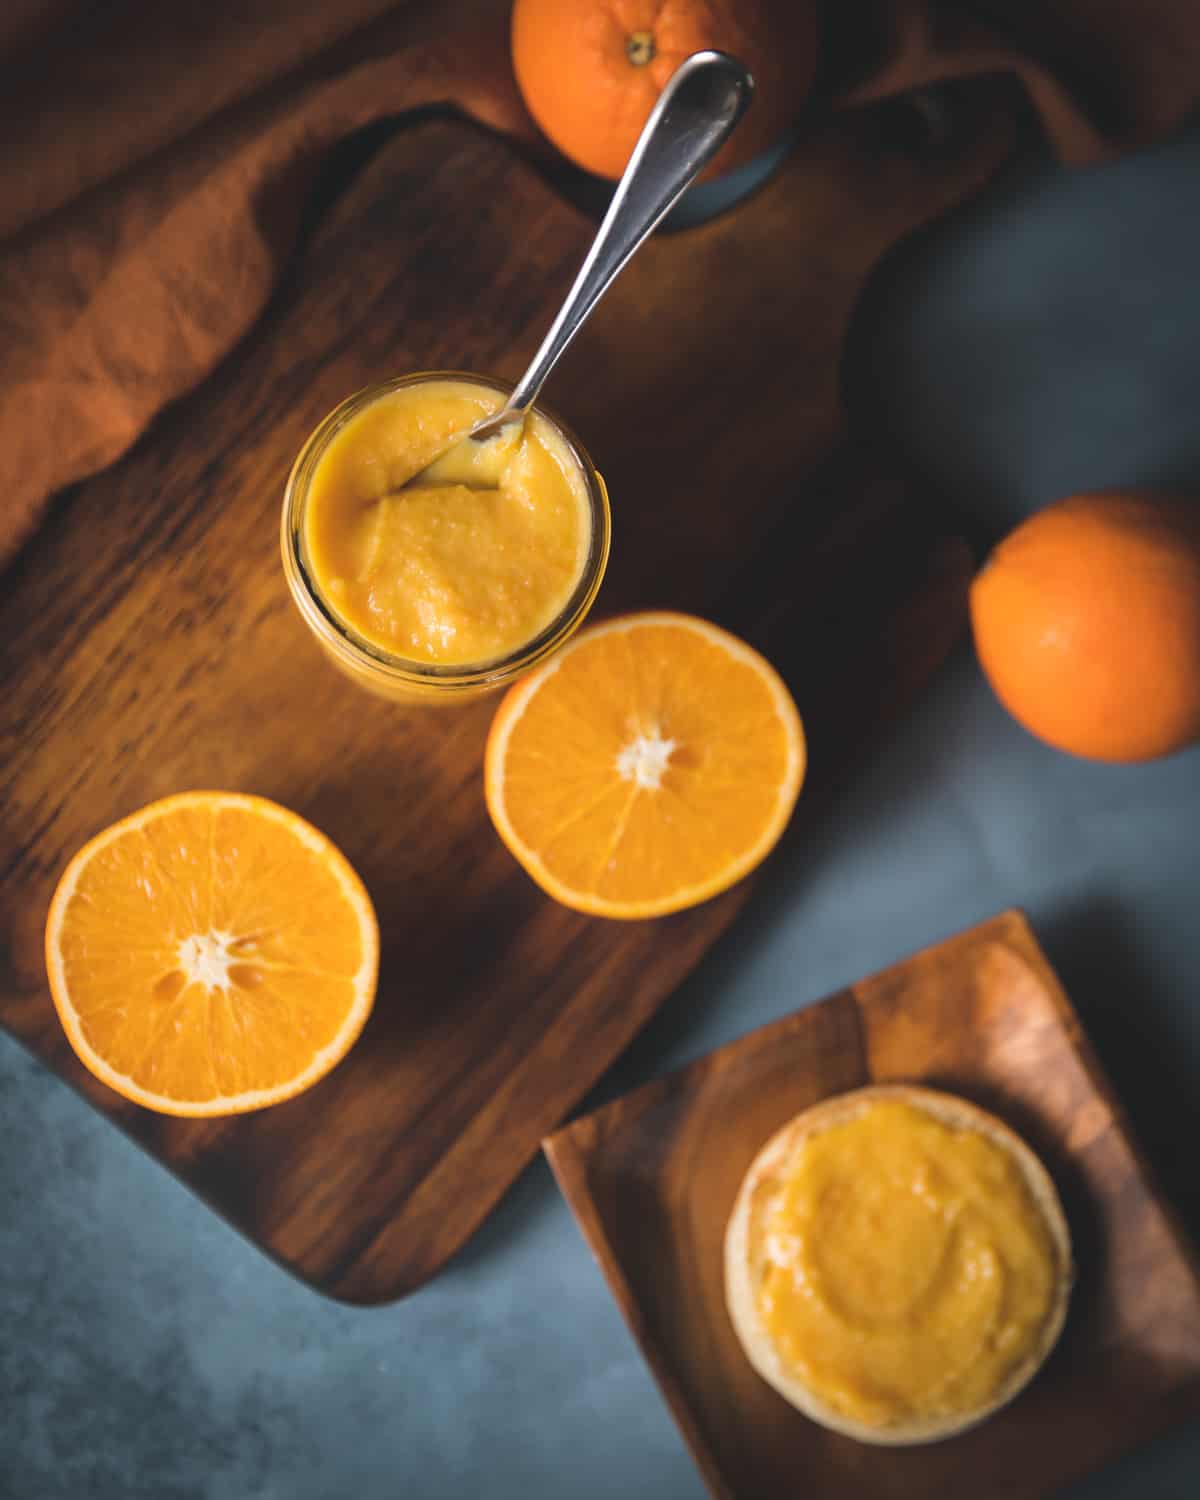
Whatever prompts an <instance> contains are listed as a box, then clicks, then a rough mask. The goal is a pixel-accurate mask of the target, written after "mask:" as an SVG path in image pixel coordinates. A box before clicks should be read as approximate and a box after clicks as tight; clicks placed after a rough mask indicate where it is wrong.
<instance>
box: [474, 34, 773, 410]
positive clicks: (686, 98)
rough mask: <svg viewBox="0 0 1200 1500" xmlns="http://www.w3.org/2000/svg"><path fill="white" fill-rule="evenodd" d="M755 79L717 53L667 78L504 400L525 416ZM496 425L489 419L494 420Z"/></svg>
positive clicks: (746, 99)
mask: <svg viewBox="0 0 1200 1500" xmlns="http://www.w3.org/2000/svg"><path fill="white" fill-rule="evenodd" d="M753 92H754V80H753V78H752V77H751V76H750V73H749V72H748V71H747V69H745V68H744V67H743V66H742V64H741V63H740V62H738V61H737V60H736V58H732V57H729V56H728V55H727V54H726V53H724V52H697V53H694V54H693V55H692V56H691V57H689V58H688V59H687V61H686V62H684V63H682V64H681V65H680V67H678V68H677V69H676V70H675V72H674V73H673V74H672V76H671V78H670V80H669V82H668V83H667V86H666V88H665V89H663V91H662V93H661V94H660V95H659V97H658V102H657V103H656V104H655V106H654V109H653V111H652V112H651V115H650V118H649V119H648V120H647V121H646V127H645V129H644V130H643V131H642V133H641V135H640V137H639V138H638V143H637V145H636V146H635V147H634V150H633V155H632V156H631V157H630V158H629V165H628V166H627V167H626V168H625V173H624V176H622V178H621V181H620V182H619V183H618V184H617V190H616V193H615V194H614V196H613V200H612V202H611V203H610V204H609V206H608V212H607V213H606V214H605V216H604V221H603V223H602V224H601V225H600V228H599V230H598V231H597V233H596V238H595V239H594V240H593V241H592V248H591V249H590V250H589V251H588V254H587V259H586V260H585V261H584V263H583V265H582V266H580V268H579V274H578V276H576V278H575V283H574V285H573V286H572V287H571V290H570V291H569V292H568V293H567V300H566V301H565V302H564V303H563V305H562V308H561V309H560V311H559V314H558V316H557V317H556V318H555V320H554V322H553V324H552V325H551V328H550V331H549V332H548V333H547V335H546V337H545V339H543V341H542V346H541V348H540V349H539V350H538V352H537V353H536V354H535V355H534V357H533V361H532V363H531V364H530V366H529V368H528V369H527V370H526V371H525V374H524V375H523V376H522V377H521V380H520V383H519V384H518V385H517V387H516V389H515V390H514V391H513V393H512V396H511V397H510V398H509V401H508V404H507V407H506V413H507V412H520V413H522V414H523V413H524V412H525V411H526V410H527V409H528V408H529V407H530V406H532V405H533V403H534V401H536V399H537V395H538V392H539V391H540V390H541V388H542V384H543V382H544V381H545V379H546V377H547V375H549V373H550V371H551V370H552V369H553V368H554V366H555V365H556V364H557V363H558V359H559V356H560V355H561V354H562V352H563V350H564V349H565V348H566V347H567V345H568V344H569V343H570V342H571V340H572V339H573V338H574V337H575V335H576V334H577V333H578V332H579V330H580V328H582V327H583V324H584V322H585V321H586V319H587V317H588V314H589V313H590V312H591V310H592V308H593V307H595V305H596V303H597V302H599V300H600V298H601V297H603V295H604V293H605V292H606V291H607V290H608V288H609V287H610V286H611V284H612V283H613V281H615V280H616V278H617V276H618V275H619V274H620V272H621V270H622V269H623V268H624V266H625V263H626V262H627V261H628V259H629V257H630V256H631V255H632V254H633V252H634V251H635V250H636V249H637V247H638V246H639V245H640V244H641V243H642V241H643V240H644V239H645V238H646V236H647V235H648V234H650V232H651V231H652V230H653V229H654V228H655V227H656V226H657V225H658V224H659V222H660V221H661V220H662V218H663V217H664V216H665V215H666V214H667V213H668V212H669V211H670V209H671V208H673V207H674V205H675V203H676V202H677V200H678V199H679V197H680V195H681V194H682V193H683V191H684V189H685V188H686V187H687V186H688V184H689V183H690V182H691V181H692V179H693V178H694V177H696V176H697V175H698V174H699V173H700V172H701V171H703V169H704V168H705V167H706V166H707V165H708V163H709V162H710V161H711V160H712V158H713V157H714V156H715V155H716V153H717V152H718V151H719V150H720V148H721V147H722V146H723V145H724V144H725V141H726V140H727V139H728V137H729V134H730V132H731V131H732V130H733V127H734V126H735V125H736V124H737V122H738V121H739V120H740V119H741V117H742V115H743V114H744V113H745V112H746V109H747V108H748V106H749V104H750V99H751V96H752V94H753ZM493 420H495V419H493Z"/></svg>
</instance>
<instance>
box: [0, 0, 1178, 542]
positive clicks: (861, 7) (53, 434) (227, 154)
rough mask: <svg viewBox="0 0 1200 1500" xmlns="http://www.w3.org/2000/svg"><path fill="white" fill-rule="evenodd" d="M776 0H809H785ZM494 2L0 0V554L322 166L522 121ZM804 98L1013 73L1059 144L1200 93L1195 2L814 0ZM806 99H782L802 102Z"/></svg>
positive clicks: (240, 317) (281, 234)
mask: <svg viewBox="0 0 1200 1500" xmlns="http://www.w3.org/2000/svg"><path fill="white" fill-rule="evenodd" d="M779 3H781V4H797V3H813V4H818V3H820V0H779ZM508 9H509V3H508V0H441V3H439V4H433V3H418V0H403V3H397V0H339V4H337V5H330V4H329V3H328V0H212V3H211V4H209V5H206V6H205V7H203V8H202V10H198V9H196V8H194V7H187V6H183V7H179V6H160V5H156V4H154V3H152V0H113V3H111V4H109V5H106V6H81V5H79V4H77V3H72V0H10V3H9V5H8V7H7V8H5V10H4V11H3V13H2V14H0V84H2V87H0V142H2V143H3V150H2V151H0V564H3V562H4V561H5V560H6V559H7V558H8V557H10V556H11V555H12V553H13V552H14V551H15V550H16V548H17V547H18V546H19V545H20V544H21V542H22V541H23V540H24V539H25V538H26V537H27V536H28V534H29V532H30V531H31V529H32V528H33V526H34V525H35V523H36V521H37V519H38V517H39V516H40V515H41V513H42V510H43V509H44V506H45V503H46V501H47V499H48V497H49V496H50V495H51V494H53V493H54V492H55V491H56V490H58V489H60V488H62V487H63V486H64V485H67V484H70V483H72V482H74V481H76V480H78V479H81V478H83V477H85V476H86V475H88V474H90V473H93V472H95V471H96V470H97V469H99V468H102V467H103V466H105V465H106V464H109V463H111V462H112V461H113V460H114V459H116V458H117V457H119V456H120V454H121V453H122V452H124V451H125V449H126V448H128V447H129V446H130V445H131V444H132V443H133V442H134V441H136V439H137V437H138V436H139V435H140V433H141V432H142V431H144V430H145V428H146V426H147V425H148V424H149V422H150V421H151V420H152V419H153V417H154V415H155V414H156V413H157V412H158V411H159V410H160V409H161V408H162V407H163V406H164V405H166V404H167V403H168V402H170V401H172V400H174V399H175V398H177V397H178V396H180V395H182V394H183V393H184V392H185V391H187V390H190V389H191V388H192V387H193V386H195V385H196V384H197V383H198V382H199V381H200V380H201V379H203V378H204V376H205V375H206V374H208V373H209V372H210V371H211V370H212V369H213V368H214V367H215V366H216V365H217V364H218V363H219V361H220V360H221V359H222V358H223V357H224V355H225V354H227V353H228V352H229V350H230V349H231V348H232V347H233V346H234V345H235V344H236V342H237V341H238V339H239V338H240V337H241V336H242V335H243V334H244V333H245V332H246V330H247V329H248V328H249V327H250V326H251V324H252V323H253V322H254V320H255V318H256V317H257V315H258V314H259V312H260V311H261V310H262V307H263V305H264V304H265V302H266V300H267V298H268V297H269V296H270V293H271V289H272V287H273V285H274V284H275V281H276V279H277V277H278V275H279V271H280V268H281V266H282V264H283V263H284V261H285V259H286V257H287V255H288V253H289V251H290V249H291V247H292V245H293V243H294V240H295V235H296V231H297V226H298V223H299V220H300V214H301V210H302V208H303V205H304V203H305V200H306V197H307V194H308V192H309V190H310V188H311V185H312V182H313V178H314V176H315V174H316V172H317V171H318V170H319V168H320V165H321V162H322V160H323V158H324V156H325V154H326V152H327V151H328V150H329V148H330V147H332V146H333V145H334V144H335V143H336V142H337V141H339V140H340V139H342V138H343V137H345V136H347V135H349V134H350V133H352V132H354V131H356V130H358V129H360V128H361V127H363V126H365V125H368V124H370V123H372V122H374V121H378V120H381V119H384V118H388V117H392V116H398V115H402V114H404V113H406V112H407V111H410V110H414V109H417V108H421V107H424V106H429V105H442V104H445V105H450V106H453V107H455V108H457V109H459V110H460V111H462V112H463V113H465V114H467V115H469V116H471V117H473V118H474V119H476V120H478V121H479V122H480V123H482V124H484V125H485V126H487V127H489V128H492V129H495V130H499V131H501V132H504V133H506V134H509V135H512V136H516V137H520V138H523V139H525V140H527V141H533V140H535V139H536V132H535V131H534V130H533V127H532V125H531V124H530V122H529V119H528V117H527V115H526V114H525V111H524V109H523V107H522V105H521V102H520V99H519V96H518V94H517V91H516V88H515V85H514V83H513V79H512V75H511V70H510V67H509V61H508ZM822 9H823V11H824V14H823V17H822V23H823V25H822V35H823V38H824V42H823V45H824V47H825V52H826V55H825V56H824V57H823V58H822V60H821V68H820V79H821V85H820V88H821V93H820V97H819V98H818V99H816V100H814V101H813V107H817V108H848V107H854V106H855V105H859V104H862V103H864V102H867V101H869V100H874V99H879V98H882V97H885V96H887V95H891V94H895V93H899V92H901V91H904V90H907V89H911V88H914V87H919V86H923V85H928V84H931V83H936V82H939V81H941V80H943V79H948V78H953V77H969V76H972V75H976V74H994V73H997V72H1001V71H1005V72H1012V73H1015V74H1017V75H1018V76H1019V77H1020V78H1021V79H1022V81H1023V83H1024V86H1025V88H1026V90H1027V92H1028V94H1029V97H1030V100H1031V102H1032V104H1033V106H1034V108H1035V109H1036V110H1037V112H1038V114H1039V115H1040V117H1041V119H1042V121H1043V124H1044V126H1045V129H1046V133H1047V136H1048V138H1049V139H1050V141H1051V142H1052V144H1053V145H1054V146H1055V148H1056V149H1057V150H1058V151H1059V153H1060V154H1061V155H1062V156H1063V157H1064V159H1066V160H1068V161H1089V160H1096V159H1099V158H1101V157H1103V156H1105V155H1108V154H1111V153H1113V152H1115V151H1119V150H1122V149H1125V148H1127V147H1129V146H1132V145H1136V144H1139V143H1140V142H1142V141H1145V140H1149V139H1151V138H1153V137H1154V136H1156V135H1160V134H1163V133H1165V132H1167V131H1169V130H1171V129H1172V128H1174V127H1175V126H1177V125H1178V124H1179V123H1180V122H1181V121H1182V120H1183V119H1184V118H1185V117H1186V116H1187V115H1188V114H1189V113H1190V112H1191V110H1192V109H1193V108H1194V107H1195V104H1196V101H1197V99H1198V98H1200V9H1197V7H1196V6H1195V4H1194V0H1139V3H1138V4H1137V5H1131V4H1129V3H1128V0H1009V3H1007V4H1004V5H1000V4H995V3H993V4H986V3H983V0H979V3H974V0H972V3H965V0H964V3H961V4H955V3H948V0H824V3H823V5H822ZM803 103H804V101H802V100H798V101H797V109H798V110H799V108H800V107H801V106H802V105H803Z"/></svg>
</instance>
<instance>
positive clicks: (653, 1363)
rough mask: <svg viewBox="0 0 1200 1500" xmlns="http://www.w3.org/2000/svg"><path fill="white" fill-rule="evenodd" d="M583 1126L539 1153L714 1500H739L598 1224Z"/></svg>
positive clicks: (549, 1140) (552, 1138)
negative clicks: (579, 1133) (583, 1144)
mask: <svg viewBox="0 0 1200 1500" xmlns="http://www.w3.org/2000/svg"><path fill="white" fill-rule="evenodd" d="M614 1102H619V1101H614ZM588 1118H589V1119H590V1117H588ZM582 1123H584V1122H583V1121H576V1122H574V1123H573V1124H572V1125H568V1126H565V1127H564V1128H563V1129H562V1130H559V1131H556V1132H555V1133H554V1134H553V1135H549V1136H547V1137H546V1138H545V1139H544V1140H543V1141H542V1152H543V1154H544V1155H545V1157H546V1160H547V1161H548V1162H549V1164H550V1170H551V1172H553V1174H554V1179H555V1181H556V1182H557V1184H558V1188H559V1191H560V1192H561V1193H562V1195H563V1197H564V1199H565V1200H566V1203H567V1207H568V1208H569V1209H570V1210H571V1213H572V1215H573V1216H574V1219H575V1222H576V1224H577V1225H578V1226H579V1230H580V1233H581V1234H582V1235H583V1238H584V1241H585V1243H586V1244H587V1246H588V1249H589V1250H590V1251H591V1252H592V1256H593V1258H594V1259H595V1261H596V1263H597V1265H598V1266H599V1268H600V1272H601V1274H602V1275H603V1277H604V1279H605V1281H606V1282H607V1283H608V1289H609V1292H610V1294H611V1295H612V1298H613V1300H614V1302H615V1303H616V1304H617V1308H618V1310H619V1311H620V1313H621V1316H622V1318H624V1320H625V1324H626V1327H627V1328H628V1329H629V1332H630V1334H631V1335H632V1338H633V1342H634V1345H635V1347H636V1349H637V1352H638V1353H639V1355H640V1356H641V1358H642V1359H644V1360H645V1362H646V1364H647V1365H648V1367H649V1369H650V1373H651V1375H652V1376H653V1378H654V1381H655V1384H656V1385H657V1386H658V1388H659V1390H660V1392H661V1393H662V1396H663V1399H664V1400H665V1401H666V1403H667V1407H668V1409H669V1410H670V1413H671V1416H672V1417H673V1418H674V1420H675V1424H676V1426H677V1427H678V1429H679V1432H680V1435H681V1436H682V1438H683V1441H684V1444H685V1446H686V1447H687V1448H688V1450H689V1451H690V1453H691V1456H692V1459H693V1461H694V1462H695V1464H696V1466H697V1468H698V1469H699V1470H700V1473H701V1476H702V1478H703V1480H704V1483H705V1484H706V1485H707V1486H708V1489H709V1492H710V1493H711V1494H712V1496H713V1500H738V1497H737V1495H736V1494H735V1493H734V1491H733V1490H731V1489H730V1488H729V1485H728V1484H727V1482H726V1480H725V1476H724V1474H723V1473H722V1471H721V1469H720V1468H719V1466H718V1464H717V1461H716V1458H715V1456H714V1454H713V1453H712V1451H711V1449H710V1448H709V1446H708V1441H707V1439H706V1438H705V1436H704V1433H703V1431H702V1429H701V1427H700V1425H699V1423H698V1421H697V1420H696V1416H695V1413H694V1412H693V1410H692V1407H691V1405H690V1403H689V1402H688V1400H687V1398H686V1396H685V1394H684V1392H683V1390H682V1389H681V1388H680V1386H679V1384H678V1382H677V1380H676V1378H675V1372H674V1370H673V1369H672V1367H671V1366H670V1364H669V1363H668V1362H667V1361H666V1360H665V1359H664V1358H663V1356H662V1353H661V1351H660V1350H659V1348H658V1345H657V1343H656V1342H655V1340H653V1339H652V1338H651V1337H650V1334H649V1330H648V1329H647V1327H646V1322H645V1319H644V1318H643V1316H642V1312H641V1307H640V1305H639V1303H638V1299H637V1296H636V1295H635V1293H634V1290H633V1288H632V1286H631V1285H630V1283H629V1281H628V1280H627V1278H626V1276H625V1273H624V1271H622V1269H621V1264H620V1261H619V1260H618V1258H617V1255H616V1252H615V1251H614V1249H613V1246H612V1242H611V1241H610V1240H609V1238H608V1235H607V1233H606V1232H605V1229H604V1223H603V1220H602V1219H601V1217H600V1215H599V1213H598V1212H597V1210H596V1207H595V1204H594V1202H593V1200H592V1195H591V1193H590V1191H589V1189H588V1186H587V1163H586V1160H585V1157H584V1155H583V1153H582V1151H581V1150H580V1148H579V1145H578V1144H577V1141H576V1139H575V1133H577V1126H578V1125H580V1124H582Z"/></svg>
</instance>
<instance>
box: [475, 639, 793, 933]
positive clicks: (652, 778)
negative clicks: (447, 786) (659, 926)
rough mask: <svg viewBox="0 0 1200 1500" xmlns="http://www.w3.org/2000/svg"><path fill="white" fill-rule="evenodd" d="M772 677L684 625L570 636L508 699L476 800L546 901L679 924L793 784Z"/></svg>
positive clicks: (754, 851)
mask: <svg viewBox="0 0 1200 1500" xmlns="http://www.w3.org/2000/svg"><path fill="white" fill-rule="evenodd" d="M804 769H805V742H804V729H803V726H802V724H801V722H800V715H799V713H798V712H797V711H796V705H795V703H794V702H793V701H792V697H791V694H790V693H789V692H788V690H787V688H786V687H785V686H784V684H783V681H782V680H781V678H780V677H779V675H778V673H777V672H776V671H775V669H774V668H773V667H772V666H771V665H770V663H769V662H767V661H766V660H765V659H764V658H763V657H762V656H760V655H759V654H758V652H757V651H754V650H752V649H751V648H750V647H749V646H747V645H746V644H745V643H744V642H743V641H740V640H738V639H737V637H736V636H733V635H730V634H729V633H728V631H725V630H721V629H719V628H718V627H717V626H715V625H710V624H709V623H708V622H707V621H705V620H698V619H696V618H695V617H693V616H691V615H681V614H670V613H650V614H639V615H627V616H625V617H623V618H621V619H616V620H612V621H610V622H608V623H606V624H603V625H594V626H592V627H590V628H589V629H587V630H584V631H581V632H580V634H579V635H577V636H576V637H575V639H574V640H573V641H571V642H570V643H569V644H568V645H566V646H565V647H564V648H563V649H562V650H561V651H560V652H559V653H558V654H557V655H556V656H554V657H552V658H551V659H550V660H549V661H548V662H547V663H546V664H545V665H544V666H542V667H540V668H538V669H537V670H536V671H534V672H532V673H530V675H529V676H528V677H526V678H524V679H523V680H522V681H520V682H518V683H517V684H516V685H515V686H514V687H512V688H511V689H510V690H509V692H508V694H507V696H506V697H505V698H504V699H503V701H502V702H501V704H500V708H499V710H498V711H497V714H496V718H495V720H494V722H493V724H492V729H491V734H490V735H489V737H488V745H487V755H486V758H485V763H484V785H485V792H486V796H487V805H488V811H489V812H490V813H491V816H492V821H493V823H494V824H495V825H496V830H497V832H498V833H499V834H500V837H501V838H502V839H503V840H504V842H505V843H506V844H507V845H508V847H509V849H510V850H511V851H512V853H513V854H514V855H515V857H516V858H517V860H518V861H519V862H520V864H521V865H522V866H523V867H524V868H525V870H526V871H527V872H528V873H529V875H531V876H532V877H533V879H534V880H535V881H536V882H537V883H538V885H540V886H541V887H542V889H543V890H544V891H546V892H547V893H548V894H549V895H551V896H553V897H554V898H555V899H556V900H558V901H561V902H563V904H564V905H566V906H570V907H574V908H575V909H576V910H577V911H583V912H590V913H591V914H593V915H595V916H603V917H624V918H637V917H657V916H662V915H664V914H665V913H667V912H672V911H680V910H682V909H683V908H684V907H687V906H693V905H695V904H696V903H697V902H699V901H705V900H707V899H708V898H709V897H710V896H715V895H717V894H718V892H720V891H723V890H725V889H726V888H727V887H728V886H731V885H733V884H734V882H735V881H737V880H740V879H741V878H742V877H743V876H744V875H747V874H748V873H749V872H750V871H751V870H752V869H754V867H755V866H756V865H757V864H758V863H759V862H760V861H761V860H762V859H764V858H765V856H766V855H767V854H768V853H769V852H770V850H771V849H772V848H773V846H774V845H775V843H776V841H777V840H778V838H779V836H780V834H781V833H782V832H783V830H784V828H785V826H786V825H787V822H788V819H789V818H790V816H791V813H792V808H793V807H794V805H795V802H796V797H797V795H798V794H799V791H800V785H801V782H802V781H803V779H804Z"/></svg>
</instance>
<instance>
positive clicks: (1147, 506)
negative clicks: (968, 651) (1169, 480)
mask: <svg viewBox="0 0 1200 1500" xmlns="http://www.w3.org/2000/svg"><path fill="white" fill-rule="evenodd" d="M971 624H972V628H973V630H974V634H975V647H976V650H977V651H978V653H979V661H980V664H981V666H982V667H983V670H984V672H985V674H986V675H987V677H988V680H989V681H990V682H991V684H992V687H993V688H994V689H995V692H996V696H997V697H998V698H999V699H1000V701H1001V703H1003V704H1004V706H1005V707H1006V708H1007V709H1008V711H1009V712H1010V713H1011V714H1012V715H1013V717H1014V718H1016V719H1018V720H1019V721H1020V722H1021V723H1022V724H1023V725H1024V726H1025V728H1026V729H1028V730H1030V731H1031V732H1032V733H1033V734H1035V735H1037V736H1038V737H1039V738H1040V739H1043V740H1046V741H1047V742H1048V743H1049V744H1051V745H1054V746H1056V747H1057V748H1058V749H1060V750H1067V751H1070V752H1071V753H1072V754H1075V755H1081V756H1086V757H1088V758H1089V759H1092V760H1107V761H1141V760H1151V759H1153V758H1154V757H1155V756H1159V755H1167V754H1169V753H1170V752H1172V751H1174V750H1179V749H1181V748H1182V747H1183V746H1184V745H1188V744H1190V743H1191V742H1192V741H1194V740H1196V739H1198V738H1200V506H1196V505H1189V504H1187V503H1184V502H1181V501H1176V500H1166V499H1163V498H1161V497H1155V496H1152V495H1146V494H1138V493H1129V492H1126V493H1112V494H1098V495H1076V496H1072V497H1071V498H1069V499H1066V500H1060V501H1059V502H1058V503H1057V504H1055V505H1051V506H1048V507H1047V508H1046V509H1045V510H1042V511H1039V512H1038V514H1037V515H1035V516H1032V517H1031V518H1030V519H1029V520H1028V521H1025V522H1024V523H1023V524H1022V525H1020V526H1018V527H1017V529H1016V530H1015V531H1014V532H1012V534H1011V535H1010V536H1008V537H1007V538H1005V540H1004V541H1003V542H1001V543H1000V545H999V546H998V547H997V548H996V549H995V551H994V552H993V553H992V555H991V557H990V558H989V559H988V561H987V563H986V564H985V565H984V567H983V568H982V570H981V571H980V573H979V574H978V576H977V577H976V578H975V580H974V582H973V584H972V585H971Z"/></svg>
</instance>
